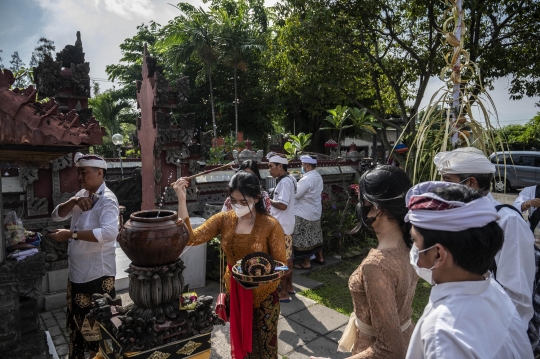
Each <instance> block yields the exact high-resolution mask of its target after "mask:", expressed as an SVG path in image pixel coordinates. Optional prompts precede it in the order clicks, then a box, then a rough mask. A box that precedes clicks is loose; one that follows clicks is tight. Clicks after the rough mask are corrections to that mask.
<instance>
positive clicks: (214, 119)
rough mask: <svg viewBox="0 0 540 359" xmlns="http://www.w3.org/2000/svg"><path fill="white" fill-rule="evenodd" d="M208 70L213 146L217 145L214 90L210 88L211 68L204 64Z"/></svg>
mask: <svg viewBox="0 0 540 359" xmlns="http://www.w3.org/2000/svg"><path fill="white" fill-rule="evenodd" d="M206 69H207V72H208V82H209V83H210V105H211V106H212V129H213V130H214V141H213V142H214V147H217V125H216V112H215V110H214V90H213V88H212V68H211V66H210V64H206Z"/></svg>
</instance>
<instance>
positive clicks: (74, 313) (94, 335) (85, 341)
mask: <svg viewBox="0 0 540 359" xmlns="http://www.w3.org/2000/svg"><path fill="white" fill-rule="evenodd" d="M94 293H100V294H105V293H107V294H109V295H110V296H111V297H113V298H114V297H115V296H116V292H115V289H114V277H112V276H105V277H101V278H98V279H95V280H93V281H91V282H87V283H72V282H71V281H70V280H68V287H67V303H68V309H67V314H66V327H67V330H68V333H69V359H85V356H84V353H85V352H90V351H94V352H97V351H98V349H99V340H100V339H101V334H100V330H99V323H98V322H96V321H94V320H88V319H87V318H86V315H87V314H88V313H89V312H90V309H92V295H93V294H94Z"/></svg>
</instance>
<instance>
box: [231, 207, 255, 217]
mask: <svg viewBox="0 0 540 359" xmlns="http://www.w3.org/2000/svg"><path fill="white" fill-rule="evenodd" d="M233 207H234V212H235V213H236V216H237V217H238V218H240V217H243V216H245V215H246V214H248V213H250V212H251V208H252V207H253V205H252V204H250V205H247V206H242V205H241V204H235V205H233Z"/></svg>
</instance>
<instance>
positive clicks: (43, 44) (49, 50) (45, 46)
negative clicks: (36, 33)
mask: <svg viewBox="0 0 540 359" xmlns="http://www.w3.org/2000/svg"><path fill="white" fill-rule="evenodd" d="M37 44H38V46H36V47H35V48H34V51H33V52H32V57H31V58H30V67H31V68H34V67H36V66H38V65H39V63H40V62H42V61H43V60H44V59H45V55H49V56H51V57H52V58H54V56H53V55H54V51H55V50H56V47H55V46H54V41H52V40H49V39H47V38H46V37H40V38H39V40H38V42H37Z"/></svg>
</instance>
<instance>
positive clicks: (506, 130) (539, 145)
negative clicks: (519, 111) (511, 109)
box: [499, 113, 540, 151]
mask: <svg viewBox="0 0 540 359" xmlns="http://www.w3.org/2000/svg"><path fill="white" fill-rule="evenodd" d="M499 133H500V135H501V137H502V138H503V139H504V140H505V141H506V143H507V144H508V147H509V148H510V149H511V150H529V151H530V150H532V149H533V148H535V149H537V150H538V149H540V113H538V114H537V115H536V116H534V117H533V118H532V119H531V120H530V121H529V122H527V123H526V124H524V125H507V126H504V127H503V128H502V129H501V130H500V131H499Z"/></svg>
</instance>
